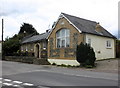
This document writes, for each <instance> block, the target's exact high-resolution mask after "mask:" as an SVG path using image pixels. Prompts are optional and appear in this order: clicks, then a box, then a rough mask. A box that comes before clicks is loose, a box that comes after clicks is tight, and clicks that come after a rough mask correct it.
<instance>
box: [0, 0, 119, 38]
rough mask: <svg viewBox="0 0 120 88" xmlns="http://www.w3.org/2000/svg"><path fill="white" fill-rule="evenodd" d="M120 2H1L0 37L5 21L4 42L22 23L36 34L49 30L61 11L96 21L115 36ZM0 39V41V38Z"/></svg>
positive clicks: (44, 0)
mask: <svg viewBox="0 0 120 88" xmlns="http://www.w3.org/2000/svg"><path fill="white" fill-rule="evenodd" d="M118 2H119V0H0V9H1V10H0V36H1V34H2V33H1V30H2V19H4V39H5V38H6V37H7V36H8V37H12V36H13V35H14V34H17V33H18V32H19V30H20V26H21V25H22V24H23V23H29V24H32V25H33V27H34V28H35V29H36V30H37V31H38V32H39V33H43V32H45V31H46V30H47V29H50V28H51V26H52V24H53V22H54V21H57V19H58V17H59V15H60V14H61V12H63V13H67V14H70V15H74V16H77V17H80V18H84V19H88V20H92V21H96V22H99V23H100V25H101V26H103V27H104V28H105V29H106V30H108V31H109V32H110V33H112V34H113V35H117V36H118ZM0 40H1V38H0Z"/></svg>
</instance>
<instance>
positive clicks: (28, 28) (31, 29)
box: [18, 23, 39, 35]
mask: <svg viewBox="0 0 120 88" xmlns="http://www.w3.org/2000/svg"><path fill="white" fill-rule="evenodd" d="M24 32H25V33H26V35H29V34H33V33H34V34H35V35H37V34H39V33H38V32H37V31H36V30H35V28H34V27H33V26H32V25H31V24H28V23H23V24H22V26H21V27H20V31H19V33H18V34H24Z"/></svg>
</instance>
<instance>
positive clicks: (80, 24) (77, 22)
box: [61, 13, 115, 38]
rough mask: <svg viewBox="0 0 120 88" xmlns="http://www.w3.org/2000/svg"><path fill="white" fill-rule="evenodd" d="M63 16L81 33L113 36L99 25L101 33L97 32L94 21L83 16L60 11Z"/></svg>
mask: <svg viewBox="0 0 120 88" xmlns="http://www.w3.org/2000/svg"><path fill="white" fill-rule="evenodd" d="M61 14H62V15H63V16H65V18H67V19H68V20H69V21H70V22H71V23H72V24H73V25H74V26H75V27H77V29H78V30H80V31H81V32H82V33H88V34H94V35H99V36H105V37H110V38H115V37H114V36H113V35H112V34H111V33H109V32H108V31H107V30H105V29H104V28H103V27H102V26H100V27H101V29H102V30H101V33H99V32H97V31H96V30H95V29H96V25H97V24H98V23H97V22H95V21H90V20H86V19H83V18H79V17H76V16H72V15H68V14H66V13H61Z"/></svg>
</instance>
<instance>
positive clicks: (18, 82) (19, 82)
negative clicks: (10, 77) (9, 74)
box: [13, 81, 23, 84]
mask: <svg viewBox="0 0 120 88" xmlns="http://www.w3.org/2000/svg"><path fill="white" fill-rule="evenodd" d="M13 83H17V84H21V83H23V82H21V81H13Z"/></svg>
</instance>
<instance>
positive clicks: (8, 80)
mask: <svg viewBox="0 0 120 88" xmlns="http://www.w3.org/2000/svg"><path fill="white" fill-rule="evenodd" d="M4 81H7V82H10V81H12V80H10V79H4Z"/></svg>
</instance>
